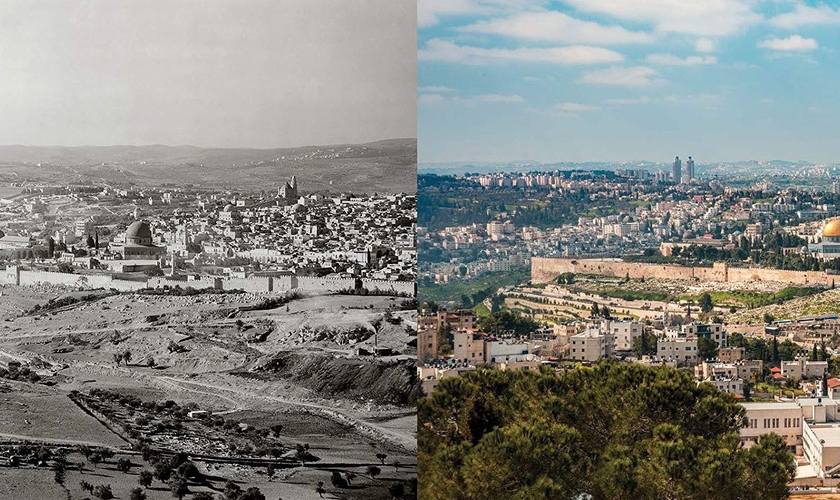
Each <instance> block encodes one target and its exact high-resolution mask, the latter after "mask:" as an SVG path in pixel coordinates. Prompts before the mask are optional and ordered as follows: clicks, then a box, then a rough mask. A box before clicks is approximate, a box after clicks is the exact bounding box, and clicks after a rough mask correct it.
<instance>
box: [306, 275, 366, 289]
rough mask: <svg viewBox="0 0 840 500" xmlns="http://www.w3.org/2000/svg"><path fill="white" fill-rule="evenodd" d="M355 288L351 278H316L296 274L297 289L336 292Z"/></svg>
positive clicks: (353, 280)
mask: <svg viewBox="0 0 840 500" xmlns="http://www.w3.org/2000/svg"><path fill="white" fill-rule="evenodd" d="M354 288H356V280H355V279H353V278H316V277H313V276H298V277H297V289H298V290H301V291H304V292H308V291H315V292H338V291H341V290H347V289H354Z"/></svg>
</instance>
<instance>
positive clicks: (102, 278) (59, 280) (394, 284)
mask: <svg viewBox="0 0 840 500" xmlns="http://www.w3.org/2000/svg"><path fill="white" fill-rule="evenodd" d="M0 283H8V284H14V285H23V286H31V285H37V284H42V283H43V284H52V285H65V286H69V287H75V288H90V289H94V288H105V289H111V288H113V289H116V290H120V291H132V290H140V289H143V288H163V287H170V288H175V287H180V288H188V287H189V288H194V289H196V290H201V289H205V288H214V289H217V290H244V291H246V292H250V293H271V292H279V291H286V290H300V291H303V292H310V291H311V292H324V293H329V292H338V291H342V290H348V289H356V288H365V289H367V290H369V291H371V292H379V293H388V294H394V295H410V296H414V295H415V291H416V285H415V283H414V282H413V281H388V280H367V279H365V280H357V279H354V278H317V277H312V276H291V275H290V276H276V277H274V276H251V277H249V278H217V277H202V278H199V279H195V280H183V279H172V278H167V277H152V278H149V279H148V280H146V281H128V280H120V279H114V278H112V277H111V276H109V275H104V274H70V273H55V272H49V271H29V270H23V269H20V268H19V267H17V266H8V267H7V268H6V269H5V270H4V271H2V272H0Z"/></svg>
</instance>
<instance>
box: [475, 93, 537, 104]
mask: <svg viewBox="0 0 840 500" xmlns="http://www.w3.org/2000/svg"><path fill="white" fill-rule="evenodd" d="M524 100H525V99H523V98H522V97H520V96H518V95H516V94H513V95H499V94H481V95H477V96H473V97H470V98H469V99H466V101H470V102H499V103H514V102H523V101H524Z"/></svg>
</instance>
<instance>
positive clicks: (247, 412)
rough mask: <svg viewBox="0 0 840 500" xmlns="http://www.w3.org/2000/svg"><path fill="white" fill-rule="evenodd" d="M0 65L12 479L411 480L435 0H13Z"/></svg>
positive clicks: (269, 489) (151, 492)
mask: <svg viewBox="0 0 840 500" xmlns="http://www.w3.org/2000/svg"><path fill="white" fill-rule="evenodd" d="M0 68H2V70H1V71H2V73H1V74H2V76H1V77H0V499H4V500H5V499H9V500H30V499H32V500H52V499H56V500H65V499H66V500H83V499H91V500H92V499H99V500H109V499H121V500H144V499H148V500H164V499H171V498H177V499H187V500H266V499H268V500H297V499H301V500H303V499H317V498H329V499H382V500H388V499H413V498H416V497H417V470H416V467H417V422H416V415H417V406H416V404H417V400H418V398H419V397H421V396H422V390H421V388H420V384H419V382H418V377H417V368H416V359H417V333H416V332H417V309H418V304H417V300H416V277H417V266H416V263H417V244H416V231H417V198H416V189H417V177H416V176H417V139H416V137H417V3H416V1H415V0H353V1H342V0H307V1H294V0H280V1H268V0H264V1H263V0H261V1H247V2H237V1H234V0H210V1H197V0H187V1H178V2H172V1H162V0H152V1H139V0H128V1H120V2H114V1H108V0H86V1H80V2H56V1H45V0H36V1H14V0H13V1H8V2H3V3H2V5H0Z"/></svg>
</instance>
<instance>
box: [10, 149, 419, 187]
mask: <svg viewBox="0 0 840 500" xmlns="http://www.w3.org/2000/svg"><path fill="white" fill-rule="evenodd" d="M416 173H417V140H416V139H390V140H384V141H377V142H371V143H366V144H341V145H331V146H304V147H296V148H276V149H250V148H200V147H194V146H163V145H149V146H78V147H63V146H53V147H41V146H18V145H12V146H0V176H2V177H3V178H4V179H8V176H12V177H13V178H19V179H21V180H23V179H27V178H28V179H32V180H41V181H44V180H52V181H54V182H65V183H68V184H69V183H75V182H97V181H99V182H103V181H104V182H109V183H115V184H140V185H149V184H162V183H172V184H178V185H181V184H193V185H201V186H207V187H210V186H213V187H230V188H240V189H271V187H272V186H274V185H276V184H279V183H280V182H283V181H285V180H287V179H288V178H289V177H291V176H292V175H296V176H297V177H298V180H299V181H300V183H301V189H303V190H304V191H314V190H317V189H321V188H323V189H332V190H334V191H353V192H374V191H375V192H401V191H402V192H414V191H415V190H416ZM330 181H332V184H330Z"/></svg>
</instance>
